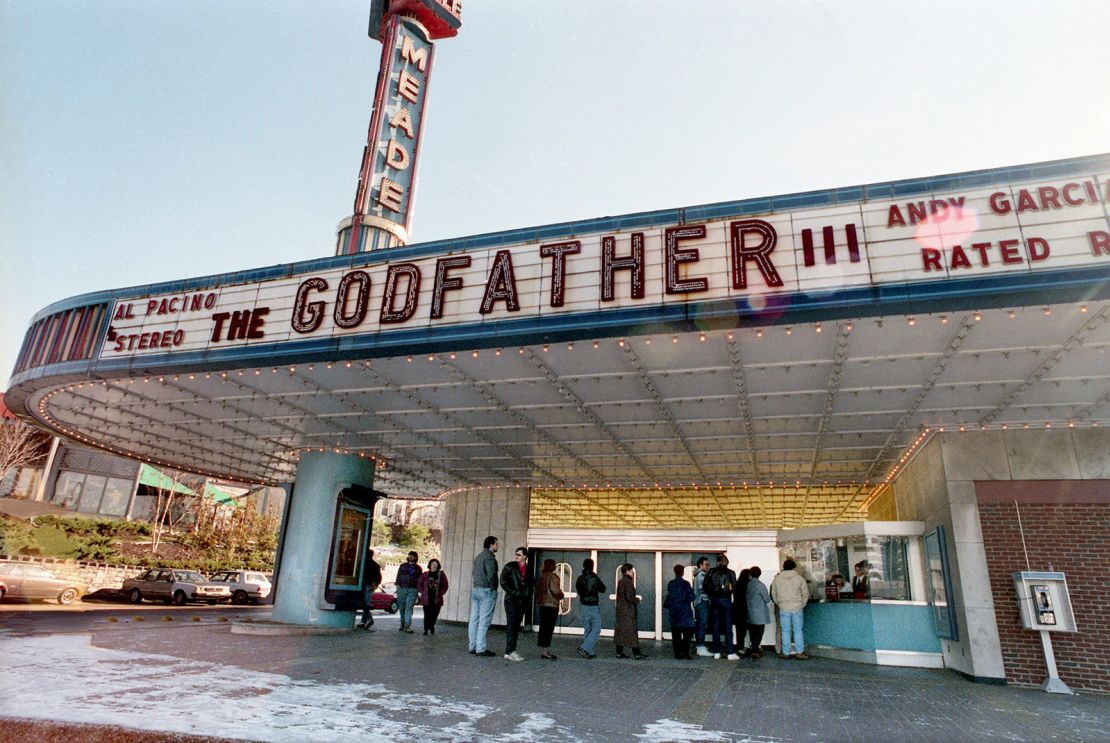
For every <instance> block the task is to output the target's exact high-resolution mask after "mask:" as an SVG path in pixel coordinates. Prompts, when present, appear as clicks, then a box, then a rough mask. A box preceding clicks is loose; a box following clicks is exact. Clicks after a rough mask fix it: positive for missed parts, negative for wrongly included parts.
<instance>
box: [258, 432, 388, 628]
mask: <svg viewBox="0 0 1110 743" xmlns="http://www.w3.org/2000/svg"><path fill="white" fill-rule="evenodd" d="M349 485H361V486H363V487H367V488H370V487H373V485H374V461H373V460H372V459H368V458H364V457H358V456H354V455H351V454H336V453H333V452H305V453H303V454H301V459H300V463H299V464H298V465H297V477H296V480H295V482H294V484H293V494H292V497H291V498H289V500H288V501H287V503H286V509H287V518H288V520H289V523H288V526H287V528H286V532H285V540H284V542H283V543H282V549H281V557H280V568H279V574H278V583H279V585H280V590H279V591H278V592H277V599H276V601H275V603H274V614H273V616H274V620H275V621H278V622H286V623H289V624H307V625H318V626H327V627H351V626H353V625H354V612H352V611H334V610H331V609H330V608H329V607H330V604H328V603H327V602H326V601H325V600H324V589H325V588H327V585H326V581H327V571H328V561H329V558H330V556H331V549H332V529H333V526H334V522H335V509H336V503H337V498H338V496H339V493H340V491H341V490H343V489H344V488H345V487H347V486H349ZM367 539H369V535H367Z"/></svg>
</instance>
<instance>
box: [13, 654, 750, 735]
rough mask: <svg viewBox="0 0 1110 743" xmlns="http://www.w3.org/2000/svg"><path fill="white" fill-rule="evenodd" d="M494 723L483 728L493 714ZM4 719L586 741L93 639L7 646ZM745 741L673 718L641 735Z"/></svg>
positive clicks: (377, 688) (386, 692)
mask: <svg viewBox="0 0 1110 743" xmlns="http://www.w3.org/2000/svg"><path fill="white" fill-rule="evenodd" d="M491 715H492V716H493V719H492V720H490V721H487V722H486V724H484V725H483V719H484V718H486V717H487V716H491ZM0 716H7V717H21V718H30V719H41V720H68V721H78V722H87V723H94V724H108V725H118V726H120V727H128V728H138V729H144V730H159V731H166V732H177V733H192V734H194V735H209V736H223V737H230V738H243V739H248V740H265V741H290V742H293V741H296V742H297V743H300V742H302V741H305V742H311V741H334V740H340V739H345V738H348V737H350V738H351V739H353V740H358V741H360V743H377V742H379V741H380V742H381V743H392V742H393V741H398V740H420V741H429V742H438V741H469V740H483V741H485V740H490V741H512V742H514V743H544V742H547V741H552V742H554V741H560V742H566V743H570V742H571V741H576V740H578V738H576V737H575V736H574V735H573V733H572V732H571V731H570V730H568V729H567V728H565V727H562V726H560V725H558V724H556V722H555V720H554V719H552V718H551V717H550V716H548V715H545V714H541V713H524V714H512V713H509V712H507V711H505V710H501V709H498V708H495V707H492V706H489V705H482V704H474V703H464V702H458V701H453V700H451V699H450V698H448V697H445V696H438V695H432V694H410V693H400V692H397V691H395V690H393V689H390V688H389V687H387V686H385V685H383V684H366V683H342V682H322V681H299V680H295V679H291V678H289V677H288V676H285V675H282V674H276V673H265V672H261V671H253V670H249V669H244V668H238V667H234V666H223V665H219V664H215V663H204V662H197V661H191V660H183V659H180V658H174V657H171V656H164V655H154V654H148V653H137V652H131V651H122V650H110V649H105V648H98V647H94V646H93V645H92V644H91V642H90V640H89V636H88V635H54V636H51V637H27V638H13V637H5V638H3V639H2V640H0ZM637 737H638V738H639V739H640V740H643V741H647V742H648V743H662V742H663V741H673V740H689V741H735V740H736V739H735V738H732V737H730V736H728V735H726V734H724V733H718V732H714V731H706V730H701V729H700V728H698V727H696V726H690V725H683V724H682V723H678V722H674V721H671V720H659V721H657V722H654V723H649V724H648V725H645V726H644V732H643V734H642V735H639V736H637Z"/></svg>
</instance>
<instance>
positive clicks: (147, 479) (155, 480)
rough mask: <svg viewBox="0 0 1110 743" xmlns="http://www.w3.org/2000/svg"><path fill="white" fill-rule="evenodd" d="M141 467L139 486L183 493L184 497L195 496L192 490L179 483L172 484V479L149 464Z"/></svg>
mask: <svg viewBox="0 0 1110 743" xmlns="http://www.w3.org/2000/svg"><path fill="white" fill-rule="evenodd" d="M141 466H142V474H140V475H139V484H140V485H146V486H147V487H148V488H158V489H159V490H170V491H172V492H174V493H185V494H186V495H196V494H197V492H196V491H195V490H193V489H192V488H189V487H187V486H185V485H184V484H182V483H180V482H174V481H173V478H172V477H168V476H167V475H165V474H164V473H163V472H162V471H161V470H158V469H155V468H154V467H151V466H150V465H149V464H144V465H141Z"/></svg>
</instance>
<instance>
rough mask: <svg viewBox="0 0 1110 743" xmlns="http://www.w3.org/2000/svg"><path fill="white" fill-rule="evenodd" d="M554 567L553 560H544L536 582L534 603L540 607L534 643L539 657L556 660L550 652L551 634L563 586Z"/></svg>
mask: <svg viewBox="0 0 1110 743" xmlns="http://www.w3.org/2000/svg"><path fill="white" fill-rule="evenodd" d="M555 567H556V565H555V561H554V560H544V561H543V569H542V570H541V571H540V579H539V582H537V583H536V603H537V604H538V605H539V607H540V632H539V637H537V638H536V644H537V645H539V646H540V657H541V658H543V659H544V660H556V657H555V656H554V655H552V654H551V636H552V634H554V632H555V622H556V620H558V618H559V602H561V601H562V600H563V588H562V586H561V585H560V584H559V576H558V575H556V574H555Z"/></svg>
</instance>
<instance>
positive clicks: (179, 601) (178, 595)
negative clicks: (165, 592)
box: [173, 591, 185, 606]
mask: <svg viewBox="0 0 1110 743" xmlns="http://www.w3.org/2000/svg"><path fill="white" fill-rule="evenodd" d="M173 602H174V603H175V604H176V605H178V606H184V605H185V592H184V591H174V592H173Z"/></svg>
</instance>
